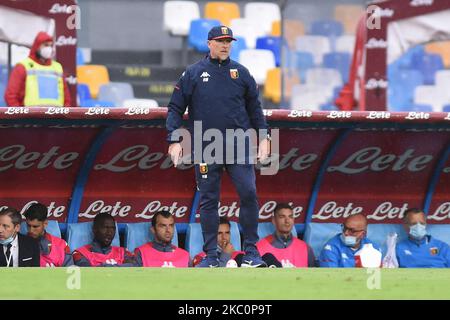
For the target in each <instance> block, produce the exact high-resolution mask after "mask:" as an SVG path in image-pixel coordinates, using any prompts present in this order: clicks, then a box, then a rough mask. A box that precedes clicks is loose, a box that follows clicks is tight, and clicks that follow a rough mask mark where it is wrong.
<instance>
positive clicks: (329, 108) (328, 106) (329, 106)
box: [319, 103, 339, 111]
mask: <svg viewBox="0 0 450 320" xmlns="http://www.w3.org/2000/svg"><path fill="white" fill-rule="evenodd" d="M319 109H320V111H339V108H338V107H336V106H335V105H334V104H329V103H325V104H322V105H320V107H319Z"/></svg>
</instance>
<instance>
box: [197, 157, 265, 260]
mask: <svg viewBox="0 0 450 320" xmlns="http://www.w3.org/2000/svg"><path fill="white" fill-rule="evenodd" d="M224 167H225V169H226V171H227V172H228V174H229V175H230V177H231V180H232V182H233V184H234V187H235V188H236V191H237V193H238V195H239V199H240V210H239V223H240V225H241V227H242V231H243V238H244V242H243V248H244V250H245V251H246V252H247V251H249V250H256V242H258V239H259V238H258V219H259V205H258V199H257V197H256V181H255V179H256V177H255V169H254V166H253V165H251V164H225V165H224V164H210V165H208V172H207V173H206V174H205V175H202V173H200V170H199V165H195V176H196V180H197V186H198V189H199V192H200V222H201V225H202V233H203V239H204V241H205V244H204V245H203V251H204V252H206V254H207V255H208V256H210V257H215V256H217V232H218V230H219V212H218V209H219V199H220V184H221V179H222V173H223V169H224Z"/></svg>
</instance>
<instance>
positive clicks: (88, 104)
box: [80, 99, 115, 108]
mask: <svg viewBox="0 0 450 320" xmlns="http://www.w3.org/2000/svg"><path fill="white" fill-rule="evenodd" d="M80 107H85V108H92V107H104V108H114V107H115V105H114V103H113V102H111V101H104V100H97V99H87V100H84V101H83V103H80Z"/></svg>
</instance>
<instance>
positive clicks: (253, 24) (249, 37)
mask: <svg viewBox="0 0 450 320" xmlns="http://www.w3.org/2000/svg"><path fill="white" fill-rule="evenodd" d="M230 28H231V30H233V35H234V36H238V37H242V38H244V39H245V43H246V44H247V47H248V48H249V49H254V48H255V47H256V39H257V38H258V37H263V36H265V35H266V33H265V32H264V30H262V28H260V27H259V24H258V22H257V21H255V20H250V19H246V18H238V19H233V20H231V25H230Z"/></svg>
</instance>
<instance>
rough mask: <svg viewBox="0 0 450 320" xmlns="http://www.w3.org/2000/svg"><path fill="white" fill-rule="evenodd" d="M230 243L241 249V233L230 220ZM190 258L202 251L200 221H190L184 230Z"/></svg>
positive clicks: (186, 247)
mask: <svg viewBox="0 0 450 320" xmlns="http://www.w3.org/2000/svg"><path fill="white" fill-rule="evenodd" d="M230 226H231V230H230V232H231V244H232V245H233V247H234V249H235V250H238V251H239V250H241V234H240V233H239V226H238V224H237V223H236V222H234V221H230ZM185 249H186V250H187V251H189V254H190V256H191V258H194V257H195V256H196V255H197V254H199V253H200V252H202V251H203V234H202V226H201V225H200V223H190V224H189V225H188V228H187V231H186V246H185Z"/></svg>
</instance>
